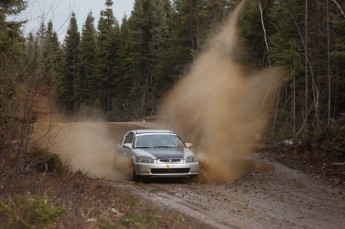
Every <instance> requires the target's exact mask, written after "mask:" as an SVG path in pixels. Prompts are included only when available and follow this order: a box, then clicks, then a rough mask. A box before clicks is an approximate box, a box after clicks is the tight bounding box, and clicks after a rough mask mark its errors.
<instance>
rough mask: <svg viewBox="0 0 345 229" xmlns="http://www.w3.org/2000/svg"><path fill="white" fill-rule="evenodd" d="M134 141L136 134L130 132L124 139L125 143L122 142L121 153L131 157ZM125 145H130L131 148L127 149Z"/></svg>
mask: <svg viewBox="0 0 345 229" xmlns="http://www.w3.org/2000/svg"><path fill="white" fill-rule="evenodd" d="M133 140H134V133H133V132H128V133H127V134H126V135H125V136H124V138H123V141H122V142H121V147H120V153H121V154H122V155H124V156H130V155H131V150H132V147H133V146H132V145H133ZM125 144H126V145H128V144H130V145H131V147H130V148H127V147H125Z"/></svg>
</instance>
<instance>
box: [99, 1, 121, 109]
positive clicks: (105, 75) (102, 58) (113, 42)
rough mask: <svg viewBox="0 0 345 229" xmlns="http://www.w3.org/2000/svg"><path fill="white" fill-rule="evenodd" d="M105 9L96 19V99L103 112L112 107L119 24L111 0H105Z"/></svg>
mask: <svg viewBox="0 0 345 229" xmlns="http://www.w3.org/2000/svg"><path fill="white" fill-rule="evenodd" d="M105 5H106V10H102V11H101V17H100V19H99V21H98V35H97V67H96V74H97V77H98V85H97V88H98V101H97V103H99V104H100V108H101V110H102V111H103V112H108V111H110V110H111V109H112V99H113V97H114V90H113V89H114V81H115V78H116V72H115V71H114V64H115V63H116V62H117V55H118V54H117V49H118V45H119V44H118V43H119V35H118V33H119V25H118V22H117V20H116V18H115V17H114V15H113V10H112V5H113V2H112V1H111V0H107V1H106V3H105Z"/></svg>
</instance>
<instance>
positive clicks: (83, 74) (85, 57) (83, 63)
mask: <svg viewBox="0 0 345 229" xmlns="http://www.w3.org/2000/svg"><path fill="white" fill-rule="evenodd" d="M93 21H94V17H93V16H92V13H91V12H90V13H89V14H88V16H87V18H86V21H85V23H84V25H83V28H82V34H81V40H80V44H79V56H78V60H79V63H78V69H79V71H78V77H77V82H76V91H77V94H78V98H77V101H78V104H79V105H80V104H84V105H92V104H93V102H94V101H95V100H96V99H97V88H96V87H95V85H97V78H96V77H95V62H96V29H95V27H94V24H93Z"/></svg>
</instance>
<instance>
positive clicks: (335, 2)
mask: <svg viewBox="0 0 345 229" xmlns="http://www.w3.org/2000/svg"><path fill="white" fill-rule="evenodd" d="M332 1H333V2H334V4H336V5H337V6H338V8H339V10H340V12H341V14H342V15H343V16H344V17H345V13H344V11H343V9H342V8H341V6H340V5H339V3H338V2H337V1H336V0H332Z"/></svg>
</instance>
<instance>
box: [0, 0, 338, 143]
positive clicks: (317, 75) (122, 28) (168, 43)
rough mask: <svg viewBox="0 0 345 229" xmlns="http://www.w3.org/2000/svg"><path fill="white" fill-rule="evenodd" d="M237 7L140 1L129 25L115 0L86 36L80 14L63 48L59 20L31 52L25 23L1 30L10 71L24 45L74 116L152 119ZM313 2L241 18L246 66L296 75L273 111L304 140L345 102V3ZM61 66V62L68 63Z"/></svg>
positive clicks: (254, 6)
mask: <svg viewBox="0 0 345 229" xmlns="http://www.w3.org/2000/svg"><path fill="white" fill-rule="evenodd" d="M10 2H12V3H14V2H20V1H5V2H2V3H1V4H3V9H4V10H7V14H13V13H15V12H18V11H20V9H22V8H21V7H22V6H23V4H19V5H16V6H12V7H11V6H10ZM237 3H238V0H212V1H211V0H198V1H196V0H174V1H170V0H135V2H134V8H133V11H132V13H131V15H129V16H128V17H127V16H126V17H124V18H123V19H122V21H121V23H119V22H118V21H117V19H116V18H115V17H114V15H113V10H112V8H113V7H116V2H115V5H114V3H113V1H111V0H105V9H104V10H102V11H101V15H100V19H99V21H98V22H94V18H93V15H92V12H90V13H89V15H88V17H87V19H86V21H85V23H84V25H83V27H82V29H81V37H80V35H79V31H78V27H77V23H76V19H75V15H74V14H73V15H72V17H71V21H70V26H69V29H68V32H67V34H66V37H65V40H64V43H63V45H60V44H59V42H58V39H57V35H56V33H55V32H54V31H53V24H52V22H49V23H48V24H47V25H42V26H41V29H40V30H39V32H38V33H37V34H36V35H29V37H28V39H27V44H26V46H27V47H26V52H23V49H21V48H19V47H20V45H18V44H20V43H21V42H22V36H21V34H20V30H19V27H18V23H14V24H13V23H12V24H11V23H9V22H6V21H5V17H4V15H5V14H4V13H3V12H1V14H0V27H1V28H7V30H2V31H7V32H1V36H0V41H1V42H0V46H1V53H0V54H1V55H0V60H1V64H2V65H3V64H4V57H6V52H7V50H8V49H9V47H18V48H17V49H15V50H17V51H16V53H17V54H18V55H15V56H14V57H13V58H15V57H16V58H19V59H18V62H17V63H20V61H22V58H21V57H22V56H25V58H27V60H28V61H29V62H30V63H31V64H30V66H31V67H29V68H28V71H27V72H28V74H32V73H34V72H35V71H36V72H37V69H41V70H40V72H43V73H44V75H45V80H44V81H45V84H47V85H49V87H50V88H52V89H53V90H55V94H56V97H57V102H58V104H60V108H61V110H62V111H63V112H64V114H65V115H67V116H73V115H75V114H77V113H78V112H80V111H81V110H85V108H92V109H100V110H101V111H102V112H103V113H104V114H106V117H107V120H131V119H138V118H143V117H145V116H150V115H154V114H155V112H156V111H157V105H158V104H159V102H160V101H161V99H162V98H163V96H164V94H165V93H166V92H167V91H168V90H169V89H170V88H172V87H173V85H174V83H175V82H176V81H177V80H178V79H179V78H180V77H181V76H182V75H183V74H184V72H185V71H187V70H188V68H189V66H190V64H191V62H192V61H193V59H194V57H195V56H196V55H198V53H200V51H201V50H202V49H203V48H204V47H205V46H207V42H208V37H209V36H210V35H212V34H213V33H214V32H215V31H217V30H218V29H219V28H220V26H221V25H222V22H223V21H224V19H226V18H227V17H228V14H229V13H231V10H232V8H233V7H234V6H235V5H236V4H237ZM259 3H260V5H259ZM308 3H309V4H308V9H307V10H306V9H305V2H304V1H298V0H287V1H271V0H260V1H258V0H257V1H248V4H247V7H246V9H245V11H244V12H243V13H242V14H241V18H240V28H241V36H240V40H241V41H243V43H244V44H245V45H244V47H247V49H246V50H245V51H246V54H248V55H247V56H248V58H246V59H239V61H242V62H243V63H244V64H246V65H248V66H249V65H255V66H256V67H259V68H264V67H271V66H276V65H279V66H283V67H285V68H286V69H287V72H288V77H287V78H286V81H285V82H284V85H283V87H282V88H281V91H280V92H279V100H278V102H277V106H278V107H277V109H275V110H274V111H272V112H274V113H275V123H274V127H273V133H274V132H275V131H282V132H284V133H288V132H289V135H290V136H289V137H296V135H297V136H302V135H301V133H302V132H303V131H302V132H301V130H303V129H310V130H311V131H310V132H309V133H310V134H311V135H313V134H316V133H317V132H318V131H319V130H320V129H322V127H323V126H327V125H329V124H330V123H331V120H337V118H338V117H340V116H341V114H342V113H343V112H344V106H345V95H344V93H343V91H344V90H343V88H344V86H345V80H344V77H343V75H344V74H345V72H344V69H343V68H342V66H343V65H344V64H345V54H344V53H345V51H344V50H345V46H344V41H345V29H344V28H345V19H344V15H343V14H342V11H341V10H339V7H340V8H341V9H344V8H345V5H344V4H343V3H342V2H340V5H339V6H337V5H336V4H334V2H333V1H319V0H309V1H308ZM113 5H114V6H113ZM260 6H261V7H260ZM306 16H307V17H308V20H307V22H306V21H305V18H306ZM94 23H97V28H95V26H94ZM264 29H265V31H264ZM14 31H17V32H14ZM306 39H307V40H306ZM306 41H307V42H306ZM16 42H19V43H16ZM61 46H62V52H61ZM306 55H307V56H306ZM12 56H13V55H12ZM241 57H242V56H241ZM328 58H329V59H328ZM5 59H6V58H5ZM6 61H7V64H8V61H9V60H8V59H6ZM12 61H14V60H12ZM54 63H61V64H60V67H59V68H57V66H56V64H54ZM4 69H8V68H4V67H2V69H1V71H4ZM306 80H307V81H306ZM307 87H308V88H309V90H308V91H306V88H307ZM329 88H330V89H329ZM7 93H9V92H7ZM306 93H308V94H306ZM306 98H307V100H306ZM306 101H308V104H305V102H306ZM306 109H307V110H306ZM328 110H329V118H328V117H327V112H328ZM305 117H307V118H305ZM307 123H308V125H304V124H307ZM285 137H287V136H285ZM303 137H306V136H303Z"/></svg>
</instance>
